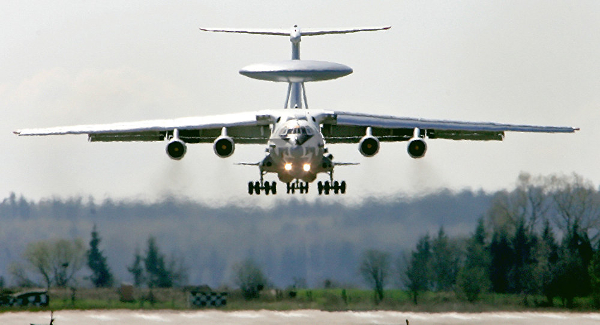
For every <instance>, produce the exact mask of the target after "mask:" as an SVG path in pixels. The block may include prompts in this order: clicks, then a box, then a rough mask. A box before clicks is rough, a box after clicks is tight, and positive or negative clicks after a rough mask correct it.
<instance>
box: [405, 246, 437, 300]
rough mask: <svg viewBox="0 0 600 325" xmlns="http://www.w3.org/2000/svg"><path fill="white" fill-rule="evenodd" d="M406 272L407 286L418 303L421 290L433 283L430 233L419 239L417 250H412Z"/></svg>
mask: <svg viewBox="0 0 600 325" xmlns="http://www.w3.org/2000/svg"><path fill="white" fill-rule="evenodd" d="M405 273H406V279H407V283H406V286H407V287H408V289H409V290H410V292H411V294H412V296H413V301H414V303H415V304H417V302H418V300H417V297H418V295H419V292H422V291H425V290H427V289H429V288H430V284H431V244H430V239H429V235H425V236H423V237H421V238H420V239H419V242H418V243H417V247H416V250H415V251H413V252H411V256H410V260H409V262H408V267H407V269H406V272H405Z"/></svg>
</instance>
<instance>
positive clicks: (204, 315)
mask: <svg viewBox="0 0 600 325" xmlns="http://www.w3.org/2000/svg"><path fill="white" fill-rule="evenodd" d="M54 318H55V321H54V325H75V324H77V325H81V324H86V325H97V324H98V325H99V324H102V325H107V324H111V325H112V324H127V325H142V324H143V325H148V324H177V325H187V324H190V325H191V324H194V325H203V324H248V325H250V324H296V325H309V324H310V325H312V324H365V325H366V324H376V325H377V324H378V325H402V324H406V319H408V320H409V321H410V325H421V324H478V325H481V324H484V325H485V324H511V325H512V324H539V325H553V324H561V325H564V324H578V325H587V324H590V325H591V324H595V325H596V324H600V313H517V312H501V313H476V314H463V313H439V314H427V313H405V312H388V311H372V312H324V311H316V310H296V311H286V312H278V311H234V312H221V311H215V310H208V311H182V312H178V311H125V310H105V311H98V310H95V311H58V312H55V313H54ZM49 323H50V313H49V312H35V313H32V312H10V313H3V314H0V324H2V325H25V324H49Z"/></svg>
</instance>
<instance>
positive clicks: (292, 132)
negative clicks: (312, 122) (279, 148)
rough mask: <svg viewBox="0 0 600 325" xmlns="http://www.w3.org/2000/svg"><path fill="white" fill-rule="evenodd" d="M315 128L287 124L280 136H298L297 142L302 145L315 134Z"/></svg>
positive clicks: (283, 137)
mask: <svg viewBox="0 0 600 325" xmlns="http://www.w3.org/2000/svg"><path fill="white" fill-rule="evenodd" d="M314 134H315V133H314V131H313V129H311V128H310V127H307V126H301V125H293V126H286V127H283V128H282V129H281V131H279V136H280V137H281V138H282V139H284V140H289V139H290V138H291V137H294V136H295V138H296V143H297V144H298V145H302V144H303V143H304V142H306V141H307V140H308V139H310V138H311V137H312V136H313V135H314Z"/></svg>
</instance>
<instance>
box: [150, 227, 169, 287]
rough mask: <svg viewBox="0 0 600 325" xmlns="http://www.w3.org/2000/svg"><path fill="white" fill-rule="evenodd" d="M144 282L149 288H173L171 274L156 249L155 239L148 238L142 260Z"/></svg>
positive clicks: (163, 258)
mask: <svg viewBox="0 0 600 325" xmlns="http://www.w3.org/2000/svg"><path fill="white" fill-rule="evenodd" d="M144 266H145V271H146V281H147V284H148V287H149V288H155V287H157V288H170V287H172V286H173V279H172V278H171V273H170V272H169V270H168V269H167V265H166V263H165V257H164V255H163V254H162V253H161V252H160V250H159V249H158V246H157V244H156V238H154V237H152V236H151V237H150V238H148V248H147V249H146V258H144Z"/></svg>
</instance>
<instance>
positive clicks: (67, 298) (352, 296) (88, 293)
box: [0, 288, 594, 312]
mask: <svg viewBox="0 0 600 325" xmlns="http://www.w3.org/2000/svg"><path fill="white" fill-rule="evenodd" d="M49 295H50V305H49V307H47V308H32V307H27V308H25V307H22V308H18V307H4V308H0V311H14V310H23V309H27V310H36V309H51V310H63V309H82V310H89V309H132V310H133V309H174V310H186V309H196V307H190V306H189V304H188V295H189V293H188V292H187V291H186V290H183V289H154V290H152V293H150V291H149V290H148V289H136V290H135V293H134V297H135V300H134V301H133V302H123V301H121V300H120V295H119V291H118V289H116V288H112V289H78V290H77V291H76V292H75V296H74V298H75V299H73V292H72V291H71V290H70V289H51V290H50V291H49ZM151 297H153V299H152V298H151ZM542 301H544V298H543V297H532V296H528V297H525V296H522V295H501V294H484V295H482V296H481V298H480V299H479V300H478V301H476V302H474V303H470V302H467V301H465V300H463V299H461V298H460V297H457V295H456V294H455V293H454V292H442V293H439V292H437V293H433V292H425V293H422V294H421V295H420V296H419V301H418V304H416V305H415V304H414V302H413V300H412V297H411V296H410V294H409V293H408V292H406V291H403V290H387V291H386V292H385V298H384V299H383V301H381V302H380V303H379V304H376V303H375V302H374V296H373V292H372V291H370V290H361V289H346V290H344V289H303V290H299V291H297V292H296V295H295V297H292V296H291V295H290V292H289V291H275V290H267V291H264V292H262V293H261V296H260V298H259V299H255V300H250V301H246V300H244V299H243V297H242V295H241V293H240V292H239V291H231V292H229V294H228V298H227V305H226V306H224V307H219V309H220V310H260V309H265V310H298V309H318V310H325V311H344V310H356V311H363V310H395V311H414V312H449V311H455V312H486V311H560V310H566V309H565V308H562V307H561V306H562V305H561V302H560V301H559V300H558V299H555V302H554V304H555V306H554V307H540V304H539V303H540V302H542ZM575 306H576V307H575V310H578V311H590V310H594V307H593V304H592V301H591V299H588V298H580V299H577V300H576V301H575ZM212 308H215V307H212Z"/></svg>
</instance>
